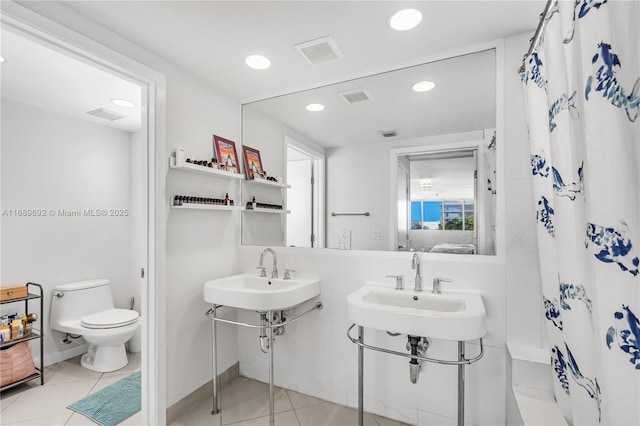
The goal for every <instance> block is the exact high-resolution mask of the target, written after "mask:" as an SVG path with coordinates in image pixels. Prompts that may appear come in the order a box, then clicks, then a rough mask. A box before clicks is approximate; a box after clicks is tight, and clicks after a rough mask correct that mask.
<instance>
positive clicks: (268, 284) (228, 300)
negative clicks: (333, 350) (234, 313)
mask: <svg viewBox="0 0 640 426" xmlns="http://www.w3.org/2000/svg"><path fill="white" fill-rule="evenodd" d="M319 294H320V282H319V281H318V280H317V279H299V278H291V279H286V280H285V279H283V278H266V277H259V276H257V275H256V274H250V273H245V274H237V275H232V276H229V277H224V278H218V279H215V280H210V281H207V282H206V283H204V300H205V301H206V302H209V303H213V304H216V305H224V306H230V307H233V308H240V309H250V310H254V311H272V310H284V309H287V308H291V307H293V306H296V305H299V304H301V303H302V302H305V301H307V300H309V299H311V298H313V297H316V296H318V295H319Z"/></svg>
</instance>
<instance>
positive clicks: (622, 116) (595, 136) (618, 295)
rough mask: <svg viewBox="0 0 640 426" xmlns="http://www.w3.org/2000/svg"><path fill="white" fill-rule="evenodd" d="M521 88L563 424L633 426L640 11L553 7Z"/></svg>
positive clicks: (591, 3)
mask: <svg viewBox="0 0 640 426" xmlns="http://www.w3.org/2000/svg"><path fill="white" fill-rule="evenodd" d="M545 20H546V26H545V29H544V32H543V36H542V39H541V42H540V44H539V46H538V47H537V49H536V50H534V51H533V53H532V54H531V55H530V56H528V57H527V58H525V71H524V72H523V73H521V79H522V81H523V85H524V90H525V98H526V107H527V117H528V124H529V139H530V146H531V172H532V174H533V192H534V196H535V203H536V204H535V205H536V212H535V213H533V214H534V215H535V217H536V220H537V227H538V231H537V237H538V247H539V256H540V269H541V282H542V293H543V297H544V298H543V305H544V312H543V313H542V314H543V315H544V318H545V322H546V324H547V327H546V330H547V334H548V340H549V346H550V349H551V363H552V367H553V368H552V371H553V380H554V385H555V395H556V399H557V401H558V403H559V405H560V407H561V409H562V412H563V414H564V416H565V418H566V419H567V420H568V422H569V423H570V424H575V425H591V424H609V425H623V424H633V425H638V424H640V322H639V320H638V318H639V316H640V274H639V267H640V265H639V263H640V262H639V256H640V218H639V215H640V195H639V194H640V177H639V173H640V172H639V169H640V118H639V115H640V55H639V54H640V36H639V34H640V25H639V23H640V2H638V1H614V0H609V1H607V0H571V1H559V2H557V3H556V4H555V5H554V6H553V7H552V8H551V9H550V11H549V13H548V14H547V16H546V17H545Z"/></svg>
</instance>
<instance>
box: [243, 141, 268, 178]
mask: <svg viewBox="0 0 640 426" xmlns="http://www.w3.org/2000/svg"><path fill="white" fill-rule="evenodd" d="M242 151H243V153H244V170H245V172H246V174H247V180H253V179H255V178H258V179H264V170H263V168H262V160H261V159H260V151H258V150H257V149H253V148H250V147H248V146H243V147H242Z"/></svg>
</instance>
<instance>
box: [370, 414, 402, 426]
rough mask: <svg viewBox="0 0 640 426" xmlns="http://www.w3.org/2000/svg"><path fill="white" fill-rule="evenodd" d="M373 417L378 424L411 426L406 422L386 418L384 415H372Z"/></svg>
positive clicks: (384, 425)
mask: <svg viewBox="0 0 640 426" xmlns="http://www.w3.org/2000/svg"><path fill="white" fill-rule="evenodd" d="M373 418H374V419H375V420H376V422H378V424H379V425H380V426H411V425H409V424H408V423H402V422H399V421H397V420H391V419H387V418H386V417H381V416H376V415H375V414H374V415H373Z"/></svg>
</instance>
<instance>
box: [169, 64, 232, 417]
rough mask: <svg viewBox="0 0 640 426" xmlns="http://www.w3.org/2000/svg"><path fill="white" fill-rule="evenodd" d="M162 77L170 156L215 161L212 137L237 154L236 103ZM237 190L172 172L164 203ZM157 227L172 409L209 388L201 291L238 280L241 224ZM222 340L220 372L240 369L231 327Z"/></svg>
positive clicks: (220, 218) (188, 216)
mask: <svg viewBox="0 0 640 426" xmlns="http://www.w3.org/2000/svg"><path fill="white" fill-rule="evenodd" d="M160 71H162V72H163V73H165V74H166V75H167V121H166V123H167V144H166V152H167V154H170V153H172V152H174V151H175V149H176V148H183V149H184V150H185V152H186V154H187V155H188V156H193V157H195V158H197V159H203V160H204V159H206V158H211V157H212V154H213V134H214V133H215V134H217V135H219V136H222V137H224V138H226V139H230V140H232V141H235V142H236V143H237V146H239V141H240V104H239V103H238V102H236V101H235V100H233V99H231V98H230V97H228V96H226V95H225V94H224V93H221V92H220V91H218V90H215V89H212V88H210V87H208V86H207V85H206V84H204V83H203V82H202V81H200V80H198V79H197V78H195V77H193V76H192V75H190V74H187V73H186V72H184V71H182V70H180V69H177V68H175V67H173V66H168V65H163V66H162V67H161V68H160ZM167 160H168V159H167ZM234 185H237V182H230V181H227V180H224V179H222V180H221V179H216V178H212V177H209V176H206V175H199V174H193V173H186V172H182V171H177V170H169V172H168V175H167V190H166V191H167V193H166V194H162V195H163V196H166V200H167V203H170V202H171V197H172V196H173V195H175V194H183V195H194V196H202V197H205V196H206V197H211V198H219V197H224V194H225V193H226V192H229V195H230V196H231V197H233V194H234V193H237V189H234V188H235V186H234ZM234 191H235V192H234ZM235 198H236V199H235V200H234V201H235V202H237V201H238V200H237V197H235ZM160 226H166V231H167V259H166V265H167V288H166V297H167V305H166V313H165V315H166V322H167V329H166V339H167V354H166V355H167V371H166V378H167V406H171V405H173V404H174V403H176V402H177V401H179V400H180V399H182V398H184V397H185V396H186V395H188V394H189V393H191V392H193V391H194V390H195V389H197V388H198V387H200V386H201V385H203V384H205V383H206V382H207V381H209V380H211V356H212V340H211V321H210V320H208V319H207V318H206V317H205V315H204V314H205V312H206V310H207V309H209V305H208V304H207V303H205V302H204V299H203V296H202V294H203V293H202V292H203V290H202V288H203V284H204V283H205V282H206V281H208V280H210V279H213V278H218V277H222V276H225V275H230V274H232V273H233V272H235V270H236V263H237V255H236V251H235V247H236V246H237V244H238V241H239V240H240V223H239V217H238V216H237V213H232V212H228V211H213V210H176V209H171V210H170V211H169V217H168V219H167V223H166V224H160ZM161 332H162V331H161ZM218 333H219V336H218V338H219V339H220V341H223V342H225V344H224V345H223V346H221V348H220V349H219V350H218V357H219V359H218V363H219V364H218V371H219V372H223V371H224V370H226V369H227V368H229V367H230V366H232V365H233V364H235V363H236V361H237V355H236V347H235V345H236V343H235V342H236V334H235V329H234V328H233V327H232V326H227V325H221V326H219V327H218ZM160 374H163V372H160Z"/></svg>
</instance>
